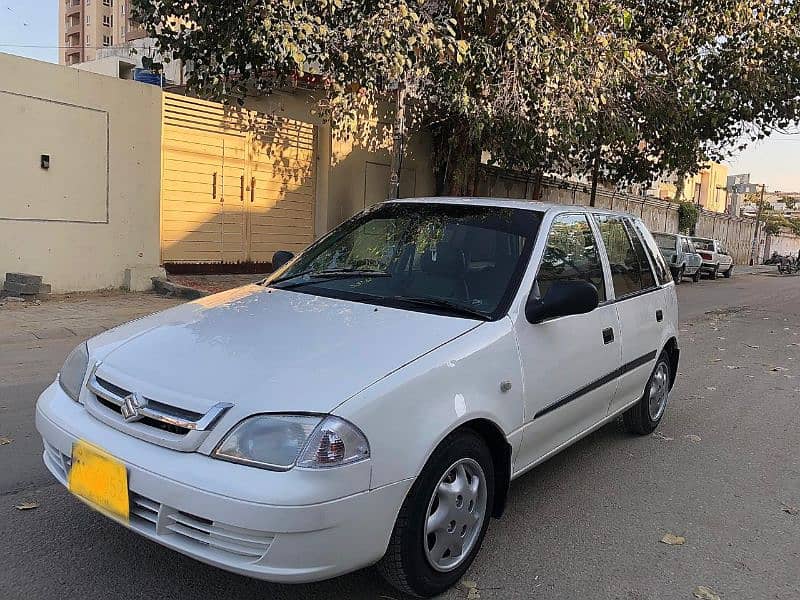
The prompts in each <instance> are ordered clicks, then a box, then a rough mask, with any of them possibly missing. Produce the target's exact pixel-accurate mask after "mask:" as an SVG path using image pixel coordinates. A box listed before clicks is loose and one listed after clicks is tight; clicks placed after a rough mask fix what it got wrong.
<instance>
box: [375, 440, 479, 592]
mask: <svg viewBox="0 0 800 600" xmlns="http://www.w3.org/2000/svg"><path fill="white" fill-rule="evenodd" d="M459 464H460V465H461V466H463V467H465V473H466V474H467V477H468V479H466V480H465V481H467V482H468V486H471V482H472V481H476V480H477V481H478V492H476V493H474V494H473V493H472V492H471V490H470V489H469V487H468V488H462V489H466V491H467V493H466V494H464V496H463V497H462V496H461V495H457V496H455V497H453V496H451V495H450V492H448V493H447V495H446V496H447V497H449V498H453V503H452V504H450V503H449V502H447V501H445V500H442V501H441V502H440V501H439V498H440V497H442V495H441V494H440V491H439V490H441V489H442V486H443V485H446V484H447V483H448V478H449V477H450V476H451V475H452V476H453V478H454V479H453V482H452V483H454V484H455V483H456V481H457V478H459V477H460V475H458V474H456V472H457V471H458V467H457V465H459ZM470 469H471V471H470ZM470 473H471V475H472V478H473V479H471V480H470V479H469V475H470ZM481 473H482V474H483V481H481V478H480V474H481ZM481 485H482V486H483V489H482V490H481V488H480V486H481ZM494 485H495V482H494V462H493V460H492V455H491V452H490V451H489V448H488V447H487V445H486V443H485V442H484V441H483V439H482V438H481V437H480V436H479V435H478V434H476V433H474V432H473V431H470V430H461V431H458V432H456V433H454V434H452V435H450V436H449V437H447V438H446V439H445V440H444V441H443V442H442V443H441V444H440V445H439V447H438V448H436V450H435V451H434V452H433V454H432V455H431V457H430V459H428V462H427V464H426V465H425V467H424V468H423V469H422V472H421V473H420V475H419V477H417V480H416V481H415V482H414V485H413V486H411V490H410V491H409V492H408V495H407V496H406V499H405V501H404V502H403V506H402V507H401V508H400V513H399V514H398V515H397V521H396V522H395V525H394V530H393V531H392V536H391V538H390V539H389V546H388V549H387V551H386V554H385V555H384V557H383V558H382V559H381V561H380V562H379V563H378V565H377V567H378V571H379V572H380V573H381V575H383V577H384V579H386V581H387V582H388V583H389V584H390V585H392V586H393V587H395V588H396V589H398V590H400V591H401V592H404V593H406V594H410V595H412V596H417V597H419V598H429V597H431V596H435V595H437V594H441V593H442V592H444V591H445V590H447V589H448V588H450V587H452V586H453V585H455V584H456V583H458V581H459V580H460V579H461V577H462V576H463V575H464V573H465V572H466V570H467V569H468V568H469V566H470V564H471V563H472V561H473V560H474V558H475V556H476V555H477V553H478V551H479V550H480V547H481V543H482V542H483V537H484V535H485V534H486V529H487V527H488V525H489V519H490V517H491V515H492V506H493V502H494ZM459 499H461V500H460V505H459ZM481 504H482V505H483V506H482V508H481V506H480V505H481ZM448 507H449V508H448ZM440 508H444V510H445V511H446V512H445V513H444V515H445V516H446V517H447V521H446V522H447V528H446V529H441V531H442V537H443V538H444V540H445V541H444V542H442V543H443V544H444V545H447V543H448V542H447V540H450V539H454V537H456V536H458V537H459V539H465V540H467V543H468V546H469V547H468V549H465V550H466V551H465V552H462V553H461V554H455V555H453V554H450V557H449V558H451V559H452V560H454V561H457V562H455V564H453V565H452V566H448V565H444V564H439V565H438V566H436V567H435V566H434V563H435V562H436V560H435V558H434V556H435V555H437V554H438V551H437V547H438V542H439V536H438V535H436V534H433V533H430V534H429V533H428V531H427V525H428V524H430V523H433V522H435V520H433V519H431V518H430V517H432V516H433V515H435V514H436V513H437V512H439V509H440ZM447 511H449V512H447ZM476 511H478V512H480V514H476ZM451 517H454V518H453V519H451ZM459 517H460V518H462V519H464V521H461V520H459ZM453 523H456V525H455V527H453V526H452V524H453ZM468 523H472V527H471V528H470V530H469V531H468V532H467V533H462V532H463V530H464V528H466V527H468ZM453 533H454V534H455V536H453V535H452V534H453ZM473 536H474V537H473ZM431 546H433V547H432V548H431ZM449 548H450V547H449V546H448V549H447V550H446V551H445V556H444V557H442V558H441V559H440V560H441V561H442V563H444V562H445V561H446V560H448V557H447V556H446V555H447V553H448V552H450V549H449Z"/></svg>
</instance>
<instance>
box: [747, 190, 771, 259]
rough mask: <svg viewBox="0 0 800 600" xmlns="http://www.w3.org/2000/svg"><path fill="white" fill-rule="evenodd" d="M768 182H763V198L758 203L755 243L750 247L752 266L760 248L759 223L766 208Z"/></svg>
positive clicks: (754, 234)
mask: <svg viewBox="0 0 800 600" xmlns="http://www.w3.org/2000/svg"><path fill="white" fill-rule="evenodd" d="M766 187H767V186H766V184H763V183H762V184H761V200H760V201H759V203H758V212H756V226H755V227H754V228H753V245H752V247H751V248H750V266H751V267H752V266H753V265H755V264H756V252H757V250H758V225H759V223H761V211H763V210H764V190H765V189H766Z"/></svg>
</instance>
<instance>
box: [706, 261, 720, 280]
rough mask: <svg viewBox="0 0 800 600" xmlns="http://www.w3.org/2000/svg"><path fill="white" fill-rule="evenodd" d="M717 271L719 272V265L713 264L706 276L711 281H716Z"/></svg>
mask: <svg viewBox="0 0 800 600" xmlns="http://www.w3.org/2000/svg"><path fill="white" fill-rule="evenodd" d="M718 273H719V265H714V268H713V269H712V270H711V272H710V273H709V274H708V278H709V279H711V280H712V281H716V279H717V274H718Z"/></svg>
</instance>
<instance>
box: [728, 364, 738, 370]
mask: <svg viewBox="0 0 800 600" xmlns="http://www.w3.org/2000/svg"><path fill="white" fill-rule="evenodd" d="M725 368H726V369H731V370H733V369H741V368H742V367H740V366H739V365H725Z"/></svg>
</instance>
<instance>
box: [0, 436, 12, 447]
mask: <svg viewBox="0 0 800 600" xmlns="http://www.w3.org/2000/svg"><path fill="white" fill-rule="evenodd" d="M13 441H14V440H12V439H11V438H7V437H2V436H0V446H5V445H6V444H10V443H11V442H13Z"/></svg>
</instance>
